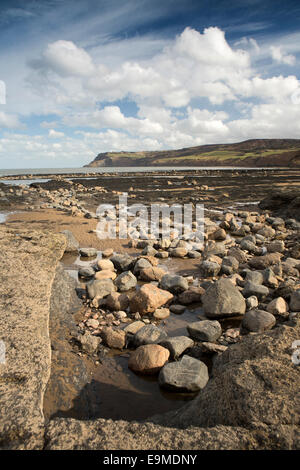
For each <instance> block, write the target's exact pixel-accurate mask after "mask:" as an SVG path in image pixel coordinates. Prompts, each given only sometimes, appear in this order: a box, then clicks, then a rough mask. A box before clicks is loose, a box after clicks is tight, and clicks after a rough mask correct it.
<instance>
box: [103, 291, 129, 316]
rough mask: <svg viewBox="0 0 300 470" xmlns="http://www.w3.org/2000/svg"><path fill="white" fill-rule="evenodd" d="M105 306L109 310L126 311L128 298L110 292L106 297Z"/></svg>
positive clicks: (124, 295)
mask: <svg viewBox="0 0 300 470" xmlns="http://www.w3.org/2000/svg"><path fill="white" fill-rule="evenodd" d="M105 300H106V302H105V305H106V307H107V308H109V310H112V311H115V312H117V311H119V310H126V309H127V307H128V306H129V298H128V297H127V295H126V294H120V293H119V292H112V293H111V294H109V295H108V296H107V297H106V299H105Z"/></svg>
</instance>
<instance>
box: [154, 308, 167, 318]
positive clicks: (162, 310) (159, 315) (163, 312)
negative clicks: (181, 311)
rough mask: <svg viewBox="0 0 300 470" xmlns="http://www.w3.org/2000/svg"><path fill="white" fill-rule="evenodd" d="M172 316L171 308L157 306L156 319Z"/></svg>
mask: <svg viewBox="0 0 300 470" xmlns="http://www.w3.org/2000/svg"><path fill="white" fill-rule="evenodd" d="M169 316H170V310H169V309H168V308H157V309H156V310H155V312H154V313H153V317H154V318H155V320H164V319H165V318H168V317H169Z"/></svg>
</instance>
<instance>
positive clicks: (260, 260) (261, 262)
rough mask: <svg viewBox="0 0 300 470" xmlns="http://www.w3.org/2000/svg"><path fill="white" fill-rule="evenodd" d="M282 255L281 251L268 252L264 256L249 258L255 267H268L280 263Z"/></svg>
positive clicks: (250, 264)
mask: <svg viewBox="0 0 300 470" xmlns="http://www.w3.org/2000/svg"><path fill="white" fill-rule="evenodd" d="M281 256H282V255H281V253H267V254H266V255H263V256H254V257H253V258H252V259H250V260H249V266H250V267H251V268H254V269H266V268H268V267H269V266H272V265H274V264H278V263H279V262H280V259H281Z"/></svg>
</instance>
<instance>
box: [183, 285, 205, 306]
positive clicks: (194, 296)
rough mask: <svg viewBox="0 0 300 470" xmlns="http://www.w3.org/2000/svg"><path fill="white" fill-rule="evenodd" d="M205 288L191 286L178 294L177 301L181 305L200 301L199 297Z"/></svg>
mask: <svg viewBox="0 0 300 470" xmlns="http://www.w3.org/2000/svg"><path fill="white" fill-rule="evenodd" d="M204 292H205V290H204V289H203V288H202V287H195V286H191V287H189V288H188V290H186V291H184V292H182V293H181V294H179V296H178V301H179V302H180V304H182V305H190V304H192V303H195V302H201V297H202V295H203V294H204Z"/></svg>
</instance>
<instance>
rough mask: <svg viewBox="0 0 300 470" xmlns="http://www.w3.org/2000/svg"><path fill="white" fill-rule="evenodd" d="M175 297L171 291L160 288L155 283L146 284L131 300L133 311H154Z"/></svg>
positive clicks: (141, 312)
mask: <svg viewBox="0 0 300 470" xmlns="http://www.w3.org/2000/svg"><path fill="white" fill-rule="evenodd" d="M172 299H173V294H171V293H170V292H169V291H166V290H163V289H159V288H158V287H156V286H154V285H153V284H144V285H143V286H142V287H141V288H140V289H139V290H138V291H137V292H136V294H135V295H134V296H133V297H132V298H131V300H130V310H131V312H139V313H140V314H141V315H144V314H147V313H152V312H154V311H155V310H156V309H157V308H159V307H162V306H163V305H165V304H167V303H168V302H169V301H170V300H172Z"/></svg>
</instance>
